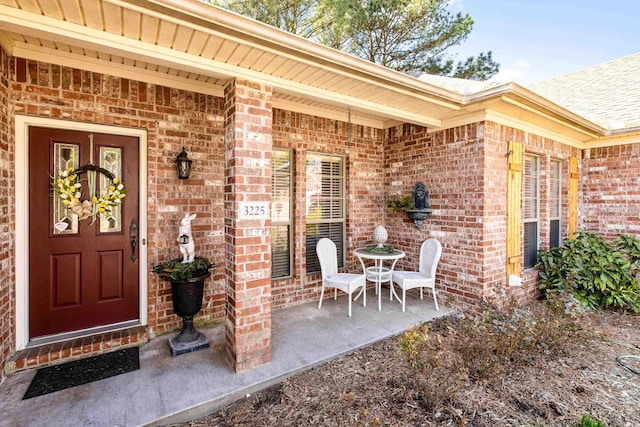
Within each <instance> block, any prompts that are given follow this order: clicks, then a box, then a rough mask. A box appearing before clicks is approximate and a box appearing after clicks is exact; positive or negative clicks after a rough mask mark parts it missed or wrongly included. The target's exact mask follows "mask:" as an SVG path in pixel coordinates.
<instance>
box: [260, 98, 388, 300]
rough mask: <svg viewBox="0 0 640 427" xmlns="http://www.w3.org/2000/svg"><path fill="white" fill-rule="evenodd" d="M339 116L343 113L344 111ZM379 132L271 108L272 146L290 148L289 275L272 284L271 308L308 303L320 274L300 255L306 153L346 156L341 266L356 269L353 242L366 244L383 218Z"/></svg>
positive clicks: (317, 288) (314, 296)
mask: <svg viewBox="0 0 640 427" xmlns="http://www.w3.org/2000/svg"><path fill="white" fill-rule="evenodd" d="M345 118H347V114H346V112H345ZM383 135H384V133H383V131H381V130H379V129H375V128H371V127H366V126H360V125H354V124H349V123H348V121H338V120H331V119H325V118H321V117H314V116H310V115H306V114H301V113H295V112H291V111H285V110H277V109H275V110H274V112H273V146H274V147H283V148H291V149H293V155H294V162H295V182H294V197H295V206H294V213H293V217H294V265H293V277H292V278H291V279H284V280H276V281H274V282H273V283H272V289H271V292H272V296H273V300H272V301H273V302H272V304H273V308H274V309H277V308H282V307H286V306H287V305H292V304H298V303H302V302H308V301H317V299H318V298H319V296H320V283H321V279H320V275H319V274H309V275H307V272H306V266H305V259H306V246H305V220H304V215H305V212H306V197H305V196H306V181H305V176H306V157H307V153H308V152H322V153H330V154H338V155H344V156H346V162H347V194H348V196H347V197H348V201H347V204H348V212H349V213H348V215H347V224H346V230H347V232H346V233H347V239H346V241H347V248H346V252H345V253H346V255H347V269H348V270H349V271H360V269H361V267H360V264H359V263H358V264H357V265H356V260H355V259H354V257H353V256H352V252H353V250H354V249H355V248H357V247H358V246H363V245H365V244H367V243H370V242H371V236H372V234H373V228H374V226H375V225H376V224H380V223H382V222H383V206H384V156H383Z"/></svg>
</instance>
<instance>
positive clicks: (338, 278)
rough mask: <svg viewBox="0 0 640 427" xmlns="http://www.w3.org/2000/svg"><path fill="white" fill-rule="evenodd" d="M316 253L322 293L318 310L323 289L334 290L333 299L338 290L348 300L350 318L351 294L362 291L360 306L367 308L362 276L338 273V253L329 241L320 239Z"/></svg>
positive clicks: (320, 306)
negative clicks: (344, 294) (320, 274)
mask: <svg viewBox="0 0 640 427" xmlns="http://www.w3.org/2000/svg"><path fill="white" fill-rule="evenodd" d="M316 253H317V254H318V260H319V261H320V269H321V270H322V291H321V292H320V302H318V309H320V308H322V299H323V298H324V288H335V289H334V291H335V292H334V295H333V299H336V298H338V289H340V290H341V291H343V292H345V293H346V294H347V297H348V298H349V317H351V297H352V294H353V292H355V291H357V290H358V289H362V295H363V297H362V306H363V307H366V306H367V292H366V284H367V282H366V280H365V276H364V274H351V273H338V251H337V249H336V244H335V243H333V241H332V240H331V239H327V238H322V239H320V240H319V241H318V244H317V245H316Z"/></svg>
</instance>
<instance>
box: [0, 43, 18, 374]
mask: <svg viewBox="0 0 640 427" xmlns="http://www.w3.org/2000/svg"><path fill="white" fill-rule="evenodd" d="M9 68H10V57H9V56H8V55H7V54H6V52H5V51H4V49H1V48H0V367H3V366H4V364H5V363H6V361H7V359H8V358H9V355H10V354H11V351H12V350H13V348H14V347H15V342H14V337H15V334H14V329H15V324H14V317H15V293H14V287H15V264H14V256H13V254H14V250H15V246H14V236H15V197H14V193H15V186H14V184H15V182H14V176H15V172H14V171H15V161H14V153H15V144H14V141H13V131H12V129H13V127H12V120H11V117H10V114H9ZM2 381H4V370H3V369H0V383H2Z"/></svg>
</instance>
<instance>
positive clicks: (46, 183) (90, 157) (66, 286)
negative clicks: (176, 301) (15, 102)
mask: <svg viewBox="0 0 640 427" xmlns="http://www.w3.org/2000/svg"><path fill="white" fill-rule="evenodd" d="M138 144H139V141H138V138H136V137H130V136H121V135H108V134H99V133H89V132H80V131H70V130H59V129H50V128H38V127H32V128H30V129H29V337H30V338H31V339H33V338H37V337H43V336H46V335H52V334H59V333H66V332H72V331H78V330H83V329H87V328H93V327H98V326H105V325H112V324H115V323H120V322H126V321H132V320H136V319H139V318H140V316H139V270H138V268H139V263H138V261H137V255H138V248H139V243H138V241H137V221H138V203H139V201H138V178H139V177H138ZM86 165H95V166H98V167H100V168H101V169H98V171H97V172H96V171H94V172H92V171H90V169H92V167H91V166H89V167H88V168H85V169H82V170H83V171H82V172H81V173H78V174H76V175H77V177H78V180H77V181H76V182H77V183H79V184H81V186H80V187H79V188H78V192H79V193H80V194H79V196H80V197H79V199H80V200H81V201H85V200H89V202H87V203H85V211H84V212H82V210H79V208H78V207H76V209H75V210H72V209H69V208H68V206H67V205H65V204H64V202H63V201H64V198H62V197H60V196H59V195H58V194H56V193H54V191H53V190H52V186H51V177H61V178H64V176H63V172H64V171H65V170H69V168H73V169H74V170H75V169H78V168H82V167H83V166H86ZM94 169H95V168H94ZM105 172H111V173H112V174H113V176H115V177H116V178H119V180H120V181H121V182H122V184H124V188H125V189H126V191H127V193H126V196H125V197H124V198H123V199H121V203H119V204H118V206H115V205H114V207H113V208H112V209H111V211H110V212H108V213H107V214H104V215H103V216H98V215H96V216H89V217H88V218H86V219H82V217H83V216H87V215H88V214H89V213H90V212H94V211H93V206H94V205H95V206H96V208H97V207H98V206H99V204H98V203H91V201H92V199H93V197H91V196H90V193H91V190H90V189H91V188H92V185H93V191H94V193H93V194H94V195H96V199H93V201H94V202H96V201H97V199H99V198H100V195H101V194H105V193H104V192H105V191H108V187H109V185H113V182H112V177H109V176H108V174H107V173H105ZM92 183H93V184H92ZM116 183H117V181H116ZM116 187H117V185H116ZM112 195H113V193H112ZM94 217H95V219H96V220H95V221H94V222H93V223H92V219H93V218H94Z"/></svg>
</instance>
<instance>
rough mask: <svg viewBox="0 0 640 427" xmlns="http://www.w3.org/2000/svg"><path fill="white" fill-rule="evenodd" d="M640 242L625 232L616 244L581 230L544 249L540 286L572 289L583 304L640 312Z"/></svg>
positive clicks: (547, 289) (559, 289)
mask: <svg viewBox="0 0 640 427" xmlns="http://www.w3.org/2000/svg"><path fill="white" fill-rule="evenodd" d="M639 260H640V241H638V240H637V239H635V238H634V237H633V236H629V235H623V236H620V237H619V238H617V239H616V240H615V241H614V242H613V244H610V243H608V242H607V241H606V240H605V239H604V237H602V236H599V235H597V234H595V233H591V232H584V231H580V232H577V233H576V236H575V238H574V239H564V241H563V244H562V246H561V247H559V248H553V249H551V250H549V251H545V250H541V251H540V252H539V255H538V263H537V264H536V266H537V267H538V269H539V270H540V288H541V289H543V290H545V291H547V292H548V293H554V292H558V291H563V290H570V291H571V292H572V294H573V295H574V296H575V298H576V299H578V300H579V301H580V302H581V303H582V305H583V306H587V307H591V308H594V309H598V308H607V307H611V308H618V309H631V310H633V311H635V312H640V287H639V286H638V278H637V273H638V265H639Z"/></svg>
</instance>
